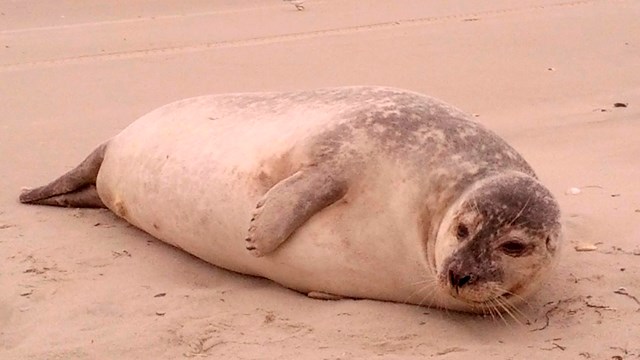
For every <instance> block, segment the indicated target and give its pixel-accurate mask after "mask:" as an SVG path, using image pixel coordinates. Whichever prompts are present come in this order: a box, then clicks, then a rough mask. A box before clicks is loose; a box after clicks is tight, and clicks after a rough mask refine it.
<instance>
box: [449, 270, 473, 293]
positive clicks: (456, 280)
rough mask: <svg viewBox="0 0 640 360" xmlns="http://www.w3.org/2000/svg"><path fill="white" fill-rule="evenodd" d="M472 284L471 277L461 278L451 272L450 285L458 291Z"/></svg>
mask: <svg viewBox="0 0 640 360" xmlns="http://www.w3.org/2000/svg"><path fill="white" fill-rule="evenodd" d="M470 282H471V275H464V276H460V275H458V274H456V273H455V272H454V271H453V270H449V283H451V286H453V287H454V288H456V289H458V288H461V287H463V286H465V285H467V284H469V283H470Z"/></svg>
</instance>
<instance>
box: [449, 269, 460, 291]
mask: <svg viewBox="0 0 640 360" xmlns="http://www.w3.org/2000/svg"><path fill="white" fill-rule="evenodd" d="M449 283H450V284H451V286H453V287H457V286H458V276H457V275H456V274H455V273H454V272H453V270H449Z"/></svg>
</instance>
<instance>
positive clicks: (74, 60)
mask: <svg viewBox="0 0 640 360" xmlns="http://www.w3.org/2000/svg"><path fill="white" fill-rule="evenodd" d="M599 1H603V0H576V1H566V2H559V3H555V4H546V5H533V6H526V7H519V8H510V9H498V10H487V11H478V12H469V13H464V14H452V15H445V16H433V17H421V18H411V19H401V20H390V21H385V22H379V23H373V24H365V25H355V26H348V27H342V28H333V29H324V30H312V31H303V32H296V33H290V34H283V35H271V36H264V37H254V38H248V39H238V40H226V41H224V40H223V41H214V42H206V43H201V44H195V45H184V46H171V47H160V48H151V49H139V50H129V51H121V52H119V51H115V52H109V53H100V54H87V55H79V56H73V57H67V58H60V59H51V60H38V61H32V62H24V63H15V64H7V65H1V66H0V72H11V71H19V70H27V69H34V68H45V67H55V66H64V65H76V64H84V63H91V62H98V61H109V60H119V59H135V58H143V57H147V56H155V55H167V54H181V53H192V52H200V51H207V50H213V49H221V48H234V47H245V46H256V45H267V44H272V43H281V42H290V41H298V40H306V39H314V38H320V37H325V36H340V35H350V34H355V33H362V32H369V31H376V30H386V29H394V28H402V27H413V26H421V25H429V24H435V23H443V22H450V21H464V20H465V19H468V18H478V17H495V16H502V15H510V14H518V13H526V12H533V11H539V10H546V9H553V8H562V7H572V6H580V5H587V4H592V3H596V2H599Z"/></svg>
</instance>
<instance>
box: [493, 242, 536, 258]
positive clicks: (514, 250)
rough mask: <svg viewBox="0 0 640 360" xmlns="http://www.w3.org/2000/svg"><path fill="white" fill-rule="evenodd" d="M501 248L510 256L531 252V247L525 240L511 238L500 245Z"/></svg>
mask: <svg viewBox="0 0 640 360" xmlns="http://www.w3.org/2000/svg"><path fill="white" fill-rule="evenodd" d="M500 250H501V251H502V252H503V253H505V254H507V255H509V256H512V257H519V256H522V255H525V254H526V253H527V252H529V250H531V247H530V246H529V245H527V244H525V243H523V242H520V241H516V240H511V241H507V242H505V243H504V244H502V245H500Z"/></svg>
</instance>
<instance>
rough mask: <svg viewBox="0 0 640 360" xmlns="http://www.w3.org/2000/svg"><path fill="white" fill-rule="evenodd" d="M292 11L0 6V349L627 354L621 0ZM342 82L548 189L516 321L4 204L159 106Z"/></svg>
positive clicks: (624, 26) (635, 103) (14, 352)
mask: <svg viewBox="0 0 640 360" xmlns="http://www.w3.org/2000/svg"><path fill="white" fill-rule="evenodd" d="M304 7H305V9H304V10H303V11H298V10H296V7H295V6H294V5H293V4H292V3H289V2H284V1H279V0H273V1H258V0H239V1H230V0H219V1H205V0H185V1H170V0H159V1H151V0H142V1H135V2H131V3H129V2H121V3H118V5H114V4H113V3H109V2H100V1H96V0H89V1H83V2H82V4H79V3H77V2H73V1H53V0H40V1H35V2H26V1H4V2H1V3H0V94H1V99H2V101H0V114H1V116H2V118H1V119H0V164H2V170H1V171H2V173H1V175H2V176H0V189H1V191H0V359H3V360H5V359H6V360H9V359H16V360H17V359H181V358H202V357H204V358H211V359H373V358H376V359H424V358H434V359H465V360H466V359H524V358H527V359H546V360H551V359H640V180H639V179H640V66H639V64H640V21H638V19H640V2H638V1H632V0H627V1H625V0H591V1H589V0H584V1H560V0H555V1H554V0H520V1H517V0H498V1H484V0H482V1H450V2H442V1H435V0H397V1H393V2H391V1H383V0H371V1H366V2H364V1H356V0H317V1H314V0H308V1H306V2H304ZM342 85H386V86H394V87H400V88H406V89H410V90H414V91H418V92H422V93H425V94H429V95H432V96H435V97H437V98H440V99H443V100H445V101H447V102H449V103H451V104H454V105H455V106H457V107H459V108H461V109H463V110H465V111H466V112H468V113H471V114H474V115H475V116H476V119H477V121H479V122H481V123H483V124H485V125H486V126H487V127H489V128H490V129H492V130H493V131H495V132H496V133H498V134H499V135H500V136H502V137H503V138H505V139H506V140H507V141H508V142H509V143H510V144H512V145H513V146H514V147H515V148H516V149H517V150H518V151H519V152H520V153H522V154H523V156H524V157H525V158H526V159H527V160H528V161H529V162H530V163H531V165H532V166H533V167H534V169H535V170H536V172H537V173H538V175H539V177H540V179H541V180H542V182H543V183H544V184H545V185H547V186H548V188H549V189H550V190H551V191H552V192H553V193H554V195H555V196H556V197H557V199H558V201H559V203H560V205H561V208H562V211H563V225H564V229H565V242H564V244H563V249H562V260H561V262H560V264H559V265H558V267H557V269H556V270H555V272H554V275H553V276H552V278H551V279H549V280H548V282H547V284H546V285H545V286H544V288H543V289H542V290H541V291H540V292H539V293H537V294H536V295H535V296H534V297H533V298H531V299H530V300H529V303H528V304H525V305H523V306H522V307H521V311H522V312H523V315H521V316H520V318H521V321H520V323H517V322H515V321H513V320H508V319H507V320H506V321H503V320H502V319H500V318H491V317H481V316H477V315H468V314H460V313H454V312H447V311H440V310H435V309H429V308H425V307H418V306H411V305H405V304H396V303H386V302H379V301H372V300H340V301H323V300H315V299H310V298H307V297H306V296H303V295H301V294H299V293H296V292H294V291H291V290H288V289H285V288H283V287H281V286H279V285H277V284H275V283H273V282H271V281H268V280H265V279H259V278H253V277H248V276H243V275H239V274H235V273H232V272H229V271H225V270H222V269H219V268H216V267H214V266H212V265H210V264H207V263H205V262H203V261H201V260H199V259H197V258H195V257H193V256H191V255H189V254H186V253H184V252H182V251H180V250H179V249H176V248H173V247H171V246H168V245H165V244H163V243H161V242H159V241H157V240H155V239H153V238H152V237H151V236H149V235H147V234H145V233H143V232H142V231H140V230H137V229H136V228H134V227H132V226H130V225H128V224H127V223H126V222H124V221H122V220H120V219H119V218H117V217H116V216H115V215H113V214H112V213H110V212H109V211H107V210H94V209H62V208H50V207H36V206H25V205H21V204H19V203H18V201H17V196H18V194H19V192H20V189H21V188H22V187H24V186H35V185H40V184H43V183H45V182H48V181H49V180H51V179H53V178H54V177H56V176H58V175H60V174H61V173H63V172H64V171H67V170H69V169H71V168H72V167H74V166H75V165H76V164H78V163H79V162H80V161H81V160H82V159H84V157H85V156H86V155H87V154H88V153H89V152H90V151H91V150H92V149H93V148H94V147H95V146H97V145H98V144H100V143H102V142H103V141H104V140H106V139H108V138H110V137H111V136H113V135H115V134H117V133H118V132H119V131H120V130H121V129H123V128H124V127H126V126H127V125H128V124H130V123H131V122H133V121H134V120H135V119H136V118H138V117H139V116H141V115H143V114H145V113H146V112H148V111H150V110H152V109H154V108H156V107H158V106H160V105H163V104H166V103H168V102H171V101H174V100H178V99H182V98H187V97H191V96H196V95H202V94H210V93H226V92H245V91H267V90H268V91H276V90H302V89H313V88H319V87H327V86H342ZM572 188H575V189H573V190H571V189H572ZM585 250H587V251H585ZM507 317H508V316H507Z"/></svg>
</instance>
